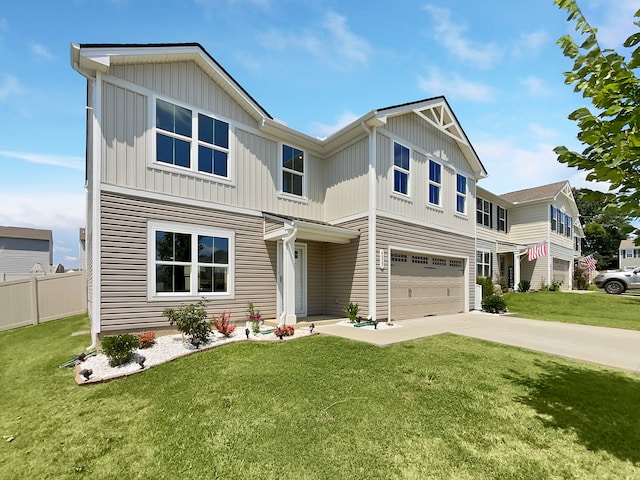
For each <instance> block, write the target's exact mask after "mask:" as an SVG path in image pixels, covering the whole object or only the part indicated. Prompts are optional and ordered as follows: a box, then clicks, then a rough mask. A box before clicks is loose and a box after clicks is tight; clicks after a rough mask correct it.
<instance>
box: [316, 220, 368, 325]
mask: <svg viewBox="0 0 640 480" xmlns="http://www.w3.org/2000/svg"><path fill="white" fill-rule="evenodd" d="M367 222H368V220H367V217H363V218H359V219H357V220H351V221H348V222H343V223H340V224H337V225H335V226H336V227H343V228H348V229H351V230H359V231H360V236H359V237H358V238H355V239H353V240H351V242H349V243H347V244H335V243H327V244H326V245H325V279H326V280H325V305H326V310H325V315H335V316H338V317H344V316H345V314H344V307H345V306H347V305H348V304H349V303H351V302H353V303H357V304H358V305H359V306H360V314H359V315H360V316H362V317H366V316H367V315H369V293H368V282H369V279H368V257H367V242H368V237H369V235H368V223H367Z"/></svg>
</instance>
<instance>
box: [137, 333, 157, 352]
mask: <svg viewBox="0 0 640 480" xmlns="http://www.w3.org/2000/svg"><path fill="white" fill-rule="evenodd" d="M133 335H134V336H135V337H136V338H137V339H138V343H139V344H140V348H150V347H153V346H154V345H155V344H156V332H138V333H134V334H133Z"/></svg>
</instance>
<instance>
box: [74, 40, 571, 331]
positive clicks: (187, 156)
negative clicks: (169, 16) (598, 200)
mask: <svg viewBox="0 0 640 480" xmlns="http://www.w3.org/2000/svg"><path fill="white" fill-rule="evenodd" d="M71 63H72V65H73V68H75V69H76V70H77V71H78V72H79V73H81V74H82V75H83V76H85V77H86V78H87V84H88V88H87V93H88V94H87V109H88V111H89V112H90V114H89V116H88V125H87V190H88V208H87V211H88V218H87V229H86V246H87V267H86V268H87V278H88V300H89V313H90V316H91V321H92V332H93V335H94V340H95V336H96V335H98V334H106V333H109V332H115V331H119V330H132V329H138V330H140V329H148V328H159V327H162V326H166V325H167V321H166V319H165V318H164V317H162V311H163V310H164V309H165V308H166V307H176V306H179V305H181V304H183V303H185V302H194V301H197V300H199V299H201V298H203V297H204V298H206V299H207V300H209V302H208V306H207V309H208V311H210V312H212V313H216V314H220V313H222V312H223V311H224V310H231V312H232V320H236V321H239V320H242V321H244V319H245V311H246V308H247V303H248V302H250V301H251V302H253V303H254V305H255V307H256V308H258V309H259V310H260V311H261V312H262V315H263V317H264V318H272V319H273V318H276V319H279V320H280V321H281V322H285V323H287V324H293V323H296V322H297V321H298V319H299V318H301V317H310V316H314V315H332V316H338V317H342V316H344V313H343V308H344V306H345V305H347V304H349V303H350V302H356V303H358V304H359V305H360V308H361V312H360V314H361V315H362V316H363V317H367V318H370V319H375V320H384V319H401V318H409V317H419V316H427V315H433V314H441V313H452V312H461V311H468V310H469V309H470V308H473V305H474V304H475V280H476V253H477V249H476V222H475V214H476V212H475V210H474V205H476V182H477V181H478V180H479V179H481V178H483V177H485V176H486V171H485V168H484V166H483V165H482V163H481V161H480V159H479V158H478V156H477V155H476V153H475V151H474V149H473V147H472V145H471V144H470V142H469V140H468V138H467V136H466V134H465V133H464V131H463V129H462V127H461V126H460V124H459V123H458V121H457V119H456V117H455V115H454V114H453V112H452V111H451V108H450V106H449V104H448V103H447V101H446V100H445V98H444V97H435V98H431V99H426V100H421V101H418V102H414V103H408V104H403V105H397V106H393V107H387V108H382V109H379V110H373V111H371V112H369V113H368V114H366V115H364V116H362V117H361V118H359V119H358V120H356V121H354V122H353V123H351V124H350V125H348V126H346V127H345V128H343V129H342V130H340V131H339V132H337V133H335V134H334V135H332V136H330V137H329V138H326V139H323V140H320V139H317V138H313V137H310V136H308V135H305V134H303V133H300V132H297V131H296V130H293V129H291V128H289V127H287V126H286V125H285V124H283V123H282V122H280V121H278V120H275V119H273V118H272V117H271V115H269V113H268V112H267V111H266V110H264V108H263V107H262V106H261V105H259V104H258V103H257V102H256V101H255V100H254V99H253V98H252V97H251V95H249V93H247V92H246V91H245V90H244V89H243V88H242V87H241V86H240V85H239V84H238V83H237V82H236V81H235V80H234V79H233V78H232V77H231V76H230V75H229V74H228V73H227V72H226V71H225V70H224V69H223V68H222V67H221V66H220V65H219V64H218V63H217V62H216V61H215V60H214V59H213V58H212V57H211V56H210V55H209V54H208V53H207V52H206V51H205V50H204V49H203V48H202V47H201V46H200V45H199V44H151V45H148V44H145V45H95V44H89V45H77V44H73V45H72V46H71ZM507 205H511V204H507ZM573 215H574V218H576V219H577V214H573ZM522 221H524V220H522ZM522 221H520V222H519V223H521V222H522ZM554 234H555V233H554ZM516 236H517V235H516ZM518 238H519V237H518ZM545 238H547V237H545ZM518 241H520V240H518ZM518 251H519V250H518ZM554 255H556V256H559V255H558V254H555V253H554ZM563 255H564V252H563ZM561 258H565V257H564V256H562V257H561ZM567 258H572V257H571V255H569V256H568V257H567Z"/></svg>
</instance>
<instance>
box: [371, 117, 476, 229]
mask: <svg viewBox="0 0 640 480" xmlns="http://www.w3.org/2000/svg"><path fill="white" fill-rule="evenodd" d="M379 133H380V134H379V135H378V137H377V168H378V195H377V197H378V210H381V211H384V212H389V213H392V214H395V215H398V216H401V217H405V218H407V219H408V220H409V219H415V220H418V221H420V222H426V223H428V224H430V225H434V226H441V227H445V228H449V229H455V230H457V231H460V232H463V233H466V234H473V233H474V232H475V196H474V194H473V192H475V182H474V180H473V179H472V178H470V177H467V205H466V210H467V211H466V214H458V213H457V212H456V171H455V170H453V169H452V168H451V167H448V166H447V165H448V161H445V160H443V159H442V158H443V156H444V158H448V159H450V158H454V157H456V155H459V156H462V152H461V151H460V149H459V148H457V146H455V142H454V144H453V145H451V146H450V148H452V149H453V148H454V149H455V150H453V151H451V152H450V153H449V154H448V155H444V152H443V151H441V150H440V151H439V150H437V149H436V148H432V149H430V150H429V151H430V152H433V156H434V160H436V161H438V162H439V163H440V164H441V165H442V170H441V172H442V187H441V190H440V197H441V206H440V207H437V206H432V205H429V196H428V185H429V157H428V156H427V155H424V154H422V153H420V152H418V151H416V150H414V149H412V148H411V145H410V144H407V143H403V142H402V140H396V139H394V138H391V137H389V136H386V135H384V134H383V130H382V129H381V130H379ZM432 136H433V139H432V140H433V142H434V145H440V141H441V138H440V137H444V136H445V135H443V134H442V133H440V134H439V135H435V134H433V135H432ZM396 141H398V142H399V143H401V144H403V145H404V146H406V147H408V148H410V149H411V154H410V155H411V157H410V158H411V162H410V170H409V195H402V194H399V193H396V192H394V191H393V186H394V185H393V183H394V175H393V166H394V165H393V143H394V142H396ZM446 143H447V142H445V144H446ZM435 154H437V155H435ZM455 163H460V162H459V161H458V162H455ZM465 171H466V170H465ZM465 171H461V172H459V173H461V174H464V172H465Z"/></svg>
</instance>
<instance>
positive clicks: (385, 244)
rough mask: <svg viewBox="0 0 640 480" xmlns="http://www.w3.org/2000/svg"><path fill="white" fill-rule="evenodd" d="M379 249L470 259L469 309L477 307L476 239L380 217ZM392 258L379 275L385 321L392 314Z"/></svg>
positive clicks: (380, 304) (379, 299)
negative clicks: (390, 296)
mask: <svg viewBox="0 0 640 480" xmlns="http://www.w3.org/2000/svg"><path fill="white" fill-rule="evenodd" d="M377 227H378V229H377V230H378V236H377V249H378V250H380V249H382V250H384V251H385V257H387V252H388V248H389V246H392V247H394V248H396V249H397V250H402V251H409V252H419V253H420V252H428V253H430V254H434V255H441V256H445V257H452V258H468V262H469V265H468V269H469V284H468V285H466V288H468V290H469V310H473V308H474V305H475V286H474V285H475V281H476V275H475V271H476V247H475V243H476V242H475V238H473V237H469V236H463V235H458V234H454V233H449V232H445V231H442V230H437V229H435V228H429V227H425V226H421V225H416V224H411V223H407V222H401V221H398V220H393V219H390V218H384V217H380V216H379V217H378V219H377ZM389 268H391V263H390V259H389V258H386V261H385V268H384V270H380V266H379V265H378V268H377V270H376V271H377V273H376V288H377V290H376V298H377V311H378V316H379V317H380V318H383V316H386V315H387V312H388V311H389V272H388V269H389Z"/></svg>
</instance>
